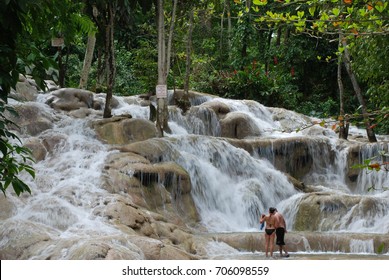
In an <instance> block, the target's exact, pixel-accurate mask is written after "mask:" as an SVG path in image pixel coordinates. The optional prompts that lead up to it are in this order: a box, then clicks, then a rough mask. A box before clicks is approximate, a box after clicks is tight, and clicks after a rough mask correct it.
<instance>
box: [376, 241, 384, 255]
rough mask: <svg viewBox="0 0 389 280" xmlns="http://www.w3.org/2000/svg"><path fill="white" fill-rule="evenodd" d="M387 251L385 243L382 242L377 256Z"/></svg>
mask: <svg viewBox="0 0 389 280" xmlns="http://www.w3.org/2000/svg"><path fill="white" fill-rule="evenodd" d="M384 250H385V243H384V242H382V243H381V244H380V245H379V246H378V248H377V254H383V253H384Z"/></svg>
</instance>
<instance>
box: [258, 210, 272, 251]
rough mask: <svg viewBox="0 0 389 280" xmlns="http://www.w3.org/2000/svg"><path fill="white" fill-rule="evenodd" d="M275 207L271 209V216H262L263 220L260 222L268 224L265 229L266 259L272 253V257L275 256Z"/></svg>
mask: <svg viewBox="0 0 389 280" xmlns="http://www.w3.org/2000/svg"><path fill="white" fill-rule="evenodd" d="M273 209H274V208H273V207H270V208H269V215H265V214H262V215H261V218H260V220H259V222H260V223H263V222H266V227H265V250H266V257H268V255H269V251H270V257H272V256H273V250H274V238H275V236H276V234H275V232H276V228H275V227H274V223H275V218H274V213H275V211H274V210H273Z"/></svg>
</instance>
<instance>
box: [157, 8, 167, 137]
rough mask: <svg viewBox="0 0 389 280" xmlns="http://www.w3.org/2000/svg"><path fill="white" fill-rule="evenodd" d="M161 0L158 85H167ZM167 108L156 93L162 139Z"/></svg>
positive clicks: (163, 99) (158, 125) (164, 99)
mask: <svg viewBox="0 0 389 280" xmlns="http://www.w3.org/2000/svg"><path fill="white" fill-rule="evenodd" d="M163 4H164V1H163V0H158V9H157V10H158V21H157V24H158V85H166V84H167V73H166V70H167V69H166V66H167V65H166V45H165V17H164V13H163V12H164V10H163V6H164V5H163ZM165 107H167V104H166V98H165V97H159V96H158V93H157V123H156V126H157V132H158V136H159V137H163V131H164V124H165V123H166V122H167V120H166V121H165V118H166V117H167V114H165V112H164V111H165V110H164V108H165Z"/></svg>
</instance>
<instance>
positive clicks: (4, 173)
mask: <svg viewBox="0 0 389 280" xmlns="http://www.w3.org/2000/svg"><path fill="white" fill-rule="evenodd" d="M6 112H9V113H12V114H16V112H15V111H14V110H13V108H12V107H10V106H8V105H6V104H5V103H4V102H2V101H0V190H1V191H2V192H3V193H4V195H5V194H6V192H5V191H6V189H7V188H8V187H9V186H10V185H12V187H13V189H14V191H15V193H16V194H17V195H20V194H21V193H22V192H29V193H31V190H30V188H29V187H28V186H27V185H26V183H24V182H23V181H22V180H21V179H20V178H19V177H18V176H19V174H21V173H22V172H23V171H26V172H28V173H29V174H30V175H31V176H32V177H33V178H35V171H34V169H33V168H32V167H31V165H30V162H33V159H32V157H31V151H30V150H29V149H27V148H25V147H23V146H21V144H22V143H21V141H20V139H19V138H18V136H17V135H16V134H14V133H13V132H11V131H10V130H9V129H8V126H9V125H14V126H16V124H15V123H13V122H12V121H10V120H9V119H8V118H7V117H6V116H5V113H6ZM15 141H16V142H18V143H19V144H18V143H13V142H15Z"/></svg>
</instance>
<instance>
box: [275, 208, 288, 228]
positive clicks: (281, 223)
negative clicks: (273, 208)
mask: <svg viewBox="0 0 389 280" xmlns="http://www.w3.org/2000/svg"><path fill="white" fill-rule="evenodd" d="M274 218H275V219H274V220H275V223H274V225H275V227H276V228H280V227H282V228H284V229H286V224H285V219H284V217H283V216H282V215H281V214H280V213H279V212H278V211H277V212H276V213H275V214H274Z"/></svg>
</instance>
